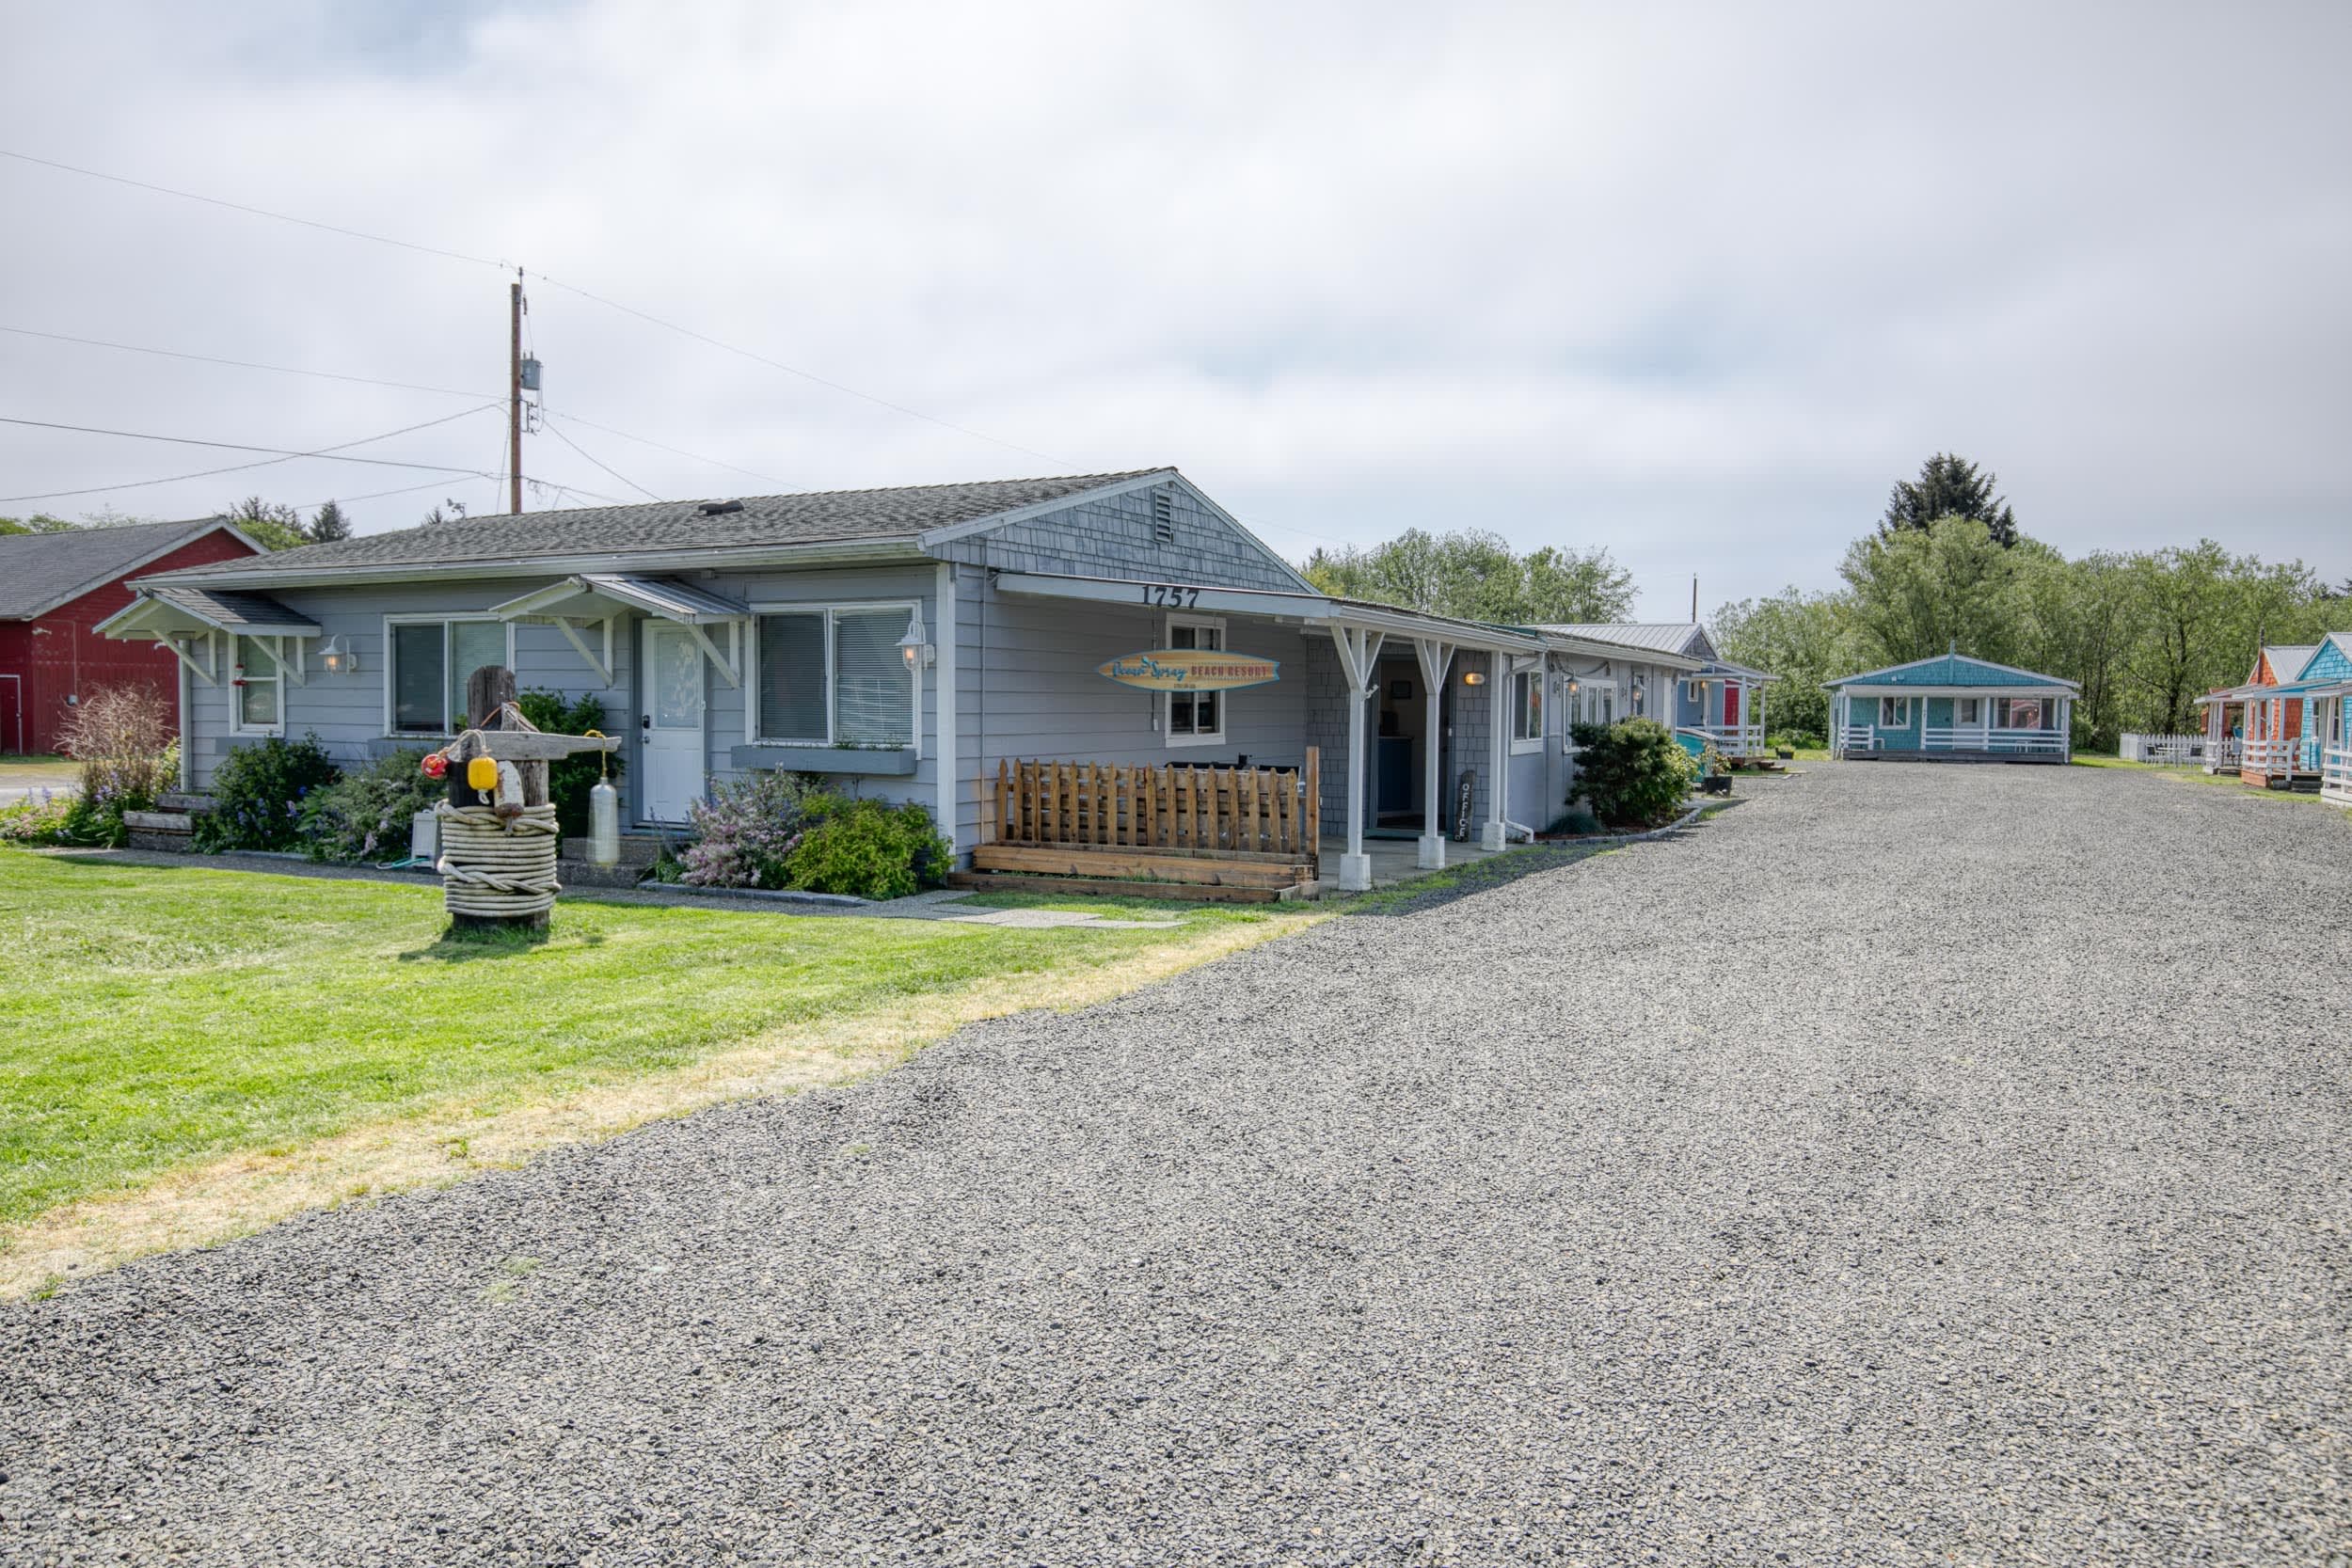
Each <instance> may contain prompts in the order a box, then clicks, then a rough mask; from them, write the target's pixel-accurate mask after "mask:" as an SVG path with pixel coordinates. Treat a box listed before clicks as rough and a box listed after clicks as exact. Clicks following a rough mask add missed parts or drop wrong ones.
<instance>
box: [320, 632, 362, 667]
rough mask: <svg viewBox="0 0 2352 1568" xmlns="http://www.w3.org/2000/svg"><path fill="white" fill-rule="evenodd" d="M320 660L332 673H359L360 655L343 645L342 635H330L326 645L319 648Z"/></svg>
mask: <svg viewBox="0 0 2352 1568" xmlns="http://www.w3.org/2000/svg"><path fill="white" fill-rule="evenodd" d="M319 662H320V663H321V664H324V665H325V666H326V673H328V674H330V675H356V674H358V673H359V656H358V653H357V652H355V651H354V650H352V649H350V648H346V647H344V646H343V640H342V638H340V637H330V638H328V639H327V640H326V647H324V648H321V649H320V650H319Z"/></svg>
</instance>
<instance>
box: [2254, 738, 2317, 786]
mask: <svg viewBox="0 0 2352 1568" xmlns="http://www.w3.org/2000/svg"><path fill="white" fill-rule="evenodd" d="M2305 752H2306V747H2305V743H2304V737H2302V736H2294V737H2292V738H2290V739H2285V740H2266V739H2249V740H2248V741H2247V742H2246V743H2245V747H2244V751H2243V755H2242V757H2241V759H2240V763H2239V766H2240V767H2241V768H2244V769H2245V770H2246V771H2247V772H2249V773H2265V774H2270V775H2274V776H2276V777H2279V778H2284V777H2286V776H2287V775H2288V774H2290V773H2293V772H2296V771H2298V770H2300V771H2303V772H2311V771H2313V770H2314V769H2315V768H2316V763H2315V762H2311V761H2307V760H2306V756H2305Z"/></svg>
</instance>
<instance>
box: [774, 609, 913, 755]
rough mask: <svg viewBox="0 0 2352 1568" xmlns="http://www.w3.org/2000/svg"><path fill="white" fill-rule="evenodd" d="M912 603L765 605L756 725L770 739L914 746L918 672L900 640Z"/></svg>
mask: <svg viewBox="0 0 2352 1568" xmlns="http://www.w3.org/2000/svg"><path fill="white" fill-rule="evenodd" d="M913 614H914V606H913V605H911V604H895V605H827V606H822V607H813V608H811V609H808V610H776V611H773V612H770V613H763V614H762V615H760V616H759V618H758V621H757V623H756V626H757V630H756V633H755V639H754V641H756V643H757V644H758V679H757V681H756V683H755V691H754V701H755V704H756V705H757V708H758V711H757V712H756V713H755V715H754V723H753V729H754V731H755V734H756V736H757V738H758V739H759V740H760V741H762V742H763V743H765V744H768V745H771V746H882V747H887V746H908V745H912V744H914V671H913V670H911V669H909V668H908V667H907V661H906V657H905V655H904V654H902V653H901V652H900V651H899V648H898V640H899V639H900V638H902V637H903V636H905V635H906V629H907V622H908V620H909V618H910V617H911V616H912V615H913Z"/></svg>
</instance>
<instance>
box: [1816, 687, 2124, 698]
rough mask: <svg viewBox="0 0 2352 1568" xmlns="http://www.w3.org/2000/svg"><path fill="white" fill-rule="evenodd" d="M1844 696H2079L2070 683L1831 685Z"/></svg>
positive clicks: (1827, 688)
mask: <svg viewBox="0 0 2352 1568" xmlns="http://www.w3.org/2000/svg"><path fill="white" fill-rule="evenodd" d="M1822 689H1823V690H1825V691H1831V692H1835V693H1836V694H1837V695H1839V696H1844V697H2067V698H2073V697H2078V696H2080V695H2081V693H2080V692H2079V691H2077V690H2076V689H2074V687H2071V686H1830V687H1824V688H1822Z"/></svg>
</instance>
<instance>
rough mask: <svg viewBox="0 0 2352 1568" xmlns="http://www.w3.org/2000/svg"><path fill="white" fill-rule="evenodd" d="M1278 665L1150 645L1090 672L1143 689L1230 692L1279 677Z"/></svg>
mask: <svg viewBox="0 0 2352 1568" xmlns="http://www.w3.org/2000/svg"><path fill="white" fill-rule="evenodd" d="M1281 668H1282V667H1281V665H1280V664H1279V663H1278V662H1276V661H1275V660H1273V659H1270V658H1260V657H1257V656H1255V655H1254V654H1229V653H1226V652H1224V651H1223V650H1222V649H1218V648H1154V649H1152V651H1151V652H1150V653H1146V654H1129V655H1127V656H1126V657H1123V658H1114V659H1111V660H1109V661H1108V662H1107V663H1104V664H1098V665H1096V666H1095V667H1094V673H1096V674H1098V675H1101V676H1102V677H1103V678H1104V679H1105V680H1114V681H1117V682H1118V683H1119V684H1120V685H1121V686H1133V687H1140V688H1141V689H1144V690H1146V691H1231V690H1232V689H1234V688H1236V687H1242V686H1263V685H1264V684H1265V683H1266V682H1268V681H1271V680H1279V679H1280V678H1281V677H1280V674H1279V672H1280V670H1281Z"/></svg>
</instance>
